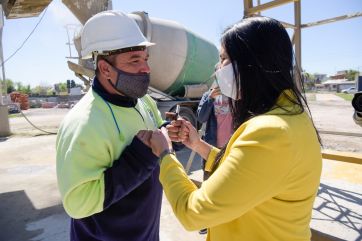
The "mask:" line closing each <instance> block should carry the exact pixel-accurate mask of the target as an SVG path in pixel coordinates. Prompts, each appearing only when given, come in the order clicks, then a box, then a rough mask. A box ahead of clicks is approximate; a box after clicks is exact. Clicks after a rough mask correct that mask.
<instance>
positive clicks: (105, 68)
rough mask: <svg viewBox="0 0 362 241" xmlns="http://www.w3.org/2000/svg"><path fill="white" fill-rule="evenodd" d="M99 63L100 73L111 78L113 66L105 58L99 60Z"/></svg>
mask: <svg viewBox="0 0 362 241" xmlns="http://www.w3.org/2000/svg"><path fill="white" fill-rule="evenodd" d="M97 65H98V66H97V67H98V70H99V73H101V74H102V75H103V76H105V77H106V78H107V79H109V78H110V76H111V66H110V65H109V64H108V63H107V62H106V61H104V60H103V59H101V60H99V61H98V63H97Z"/></svg>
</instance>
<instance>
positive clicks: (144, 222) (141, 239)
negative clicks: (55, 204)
mask: <svg viewBox="0 0 362 241" xmlns="http://www.w3.org/2000/svg"><path fill="white" fill-rule="evenodd" d="M93 90H94V91H96V92H97V94H99V95H100V96H101V97H102V98H104V99H105V100H106V101H108V102H111V103H112V104H115V105H119V106H124V107H129V108H132V107H134V105H135V103H137V100H135V99H130V98H127V97H123V98H120V96H119V95H111V94H108V93H107V92H106V91H105V90H104V88H103V87H102V86H101V85H100V83H99V82H98V80H97V79H96V78H95V80H94V83H93ZM159 173H160V167H159V165H158V157H157V156H155V155H154V154H153V153H152V150H151V149H150V148H149V147H147V146H146V145H144V144H143V143H142V142H141V141H140V140H139V139H138V138H136V137H135V138H134V139H133V141H132V143H131V144H130V145H129V146H127V147H126V148H125V150H124V151H123V152H122V154H121V156H120V157H119V158H118V160H115V161H114V164H113V166H112V167H111V168H109V169H107V170H106V171H105V172H104V180H105V200H104V204H103V206H104V209H103V211H102V212H100V213H97V214H94V215H92V216H89V217H86V218H81V219H73V218H72V219H71V234H70V236H71V241H100V240H102V241H116V240H117V241H158V240H159V228H160V211H161V203H162V187H161V184H160V182H159Z"/></svg>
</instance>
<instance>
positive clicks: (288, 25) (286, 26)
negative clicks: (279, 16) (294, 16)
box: [278, 20, 297, 29]
mask: <svg viewBox="0 0 362 241" xmlns="http://www.w3.org/2000/svg"><path fill="white" fill-rule="evenodd" d="M278 21H279V22H280V23H281V24H283V26H284V28H292V29H296V28H297V27H296V26H295V25H293V24H291V23H287V22H283V21H280V20H278Z"/></svg>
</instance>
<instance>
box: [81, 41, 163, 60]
mask: <svg viewBox="0 0 362 241" xmlns="http://www.w3.org/2000/svg"><path fill="white" fill-rule="evenodd" d="M154 45H156V43H152V42H149V41H143V42H141V43H139V44H137V45H132V46H126V47H123V48H121V49H125V48H131V47H138V46H145V47H151V46H154ZM114 50H117V49H109V50H104V51H105V52H106V51H107V52H108V51H114ZM92 53H93V52H89V53H88V54H86V55H84V56H82V58H81V59H91V58H92V57H93V56H92ZM102 53H103V52H98V55H102Z"/></svg>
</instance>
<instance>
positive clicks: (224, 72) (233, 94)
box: [215, 63, 238, 100]
mask: <svg viewBox="0 0 362 241" xmlns="http://www.w3.org/2000/svg"><path fill="white" fill-rule="evenodd" d="M215 74H216V78H217V81H218V84H219V86H220V90H221V93H222V94H223V95H226V96H227V97H230V98H232V99H234V100H237V99H238V98H237V96H238V95H237V90H236V81H235V78H234V70H233V66H232V64H231V63H230V64H227V65H225V66H224V67H222V68H220V69H218V70H217V71H216V72H215Z"/></svg>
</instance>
